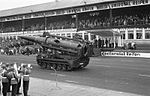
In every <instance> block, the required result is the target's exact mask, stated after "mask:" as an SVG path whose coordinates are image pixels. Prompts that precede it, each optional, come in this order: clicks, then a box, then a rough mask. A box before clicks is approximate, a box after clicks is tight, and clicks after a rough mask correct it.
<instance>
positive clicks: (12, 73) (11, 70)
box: [7, 63, 18, 96]
mask: <svg viewBox="0 0 150 96" xmlns="http://www.w3.org/2000/svg"><path fill="white" fill-rule="evenodd" d="M7 71H8V80H10V84H11V86H12V92H11V96H16V93H17V84H18V70H17V65H16V63H13V64H10V65H9V67H8V69H7Z"/></svg>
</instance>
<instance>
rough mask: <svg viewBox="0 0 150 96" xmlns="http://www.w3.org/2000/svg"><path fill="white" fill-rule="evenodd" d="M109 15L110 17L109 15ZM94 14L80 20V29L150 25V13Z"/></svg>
mask: <svg viewBox="0 0 150 96" xmlns="http://www.w3.org/2000/svg"><path fill="white" fill-rule="evenodd" d="M107 16H108V17H107ZM107 16H101V15H99V14H98V15H93V16H89V17H88V18H83V19H81V20H79V28H80V29H95V28H109V27H114V28H115V27H116V28H118V27H144V26H148V25H150V14H147V15H142V16H140V15H137V14H132V15H118V16H113V17H111V18H110V17H109V15H107Z"/></svg>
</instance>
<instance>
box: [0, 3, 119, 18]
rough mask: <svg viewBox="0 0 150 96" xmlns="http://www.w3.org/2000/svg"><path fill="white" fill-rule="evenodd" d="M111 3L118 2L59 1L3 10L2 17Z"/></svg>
mask: <svg viewBox="0 0 150 96" xmlns="http://www.w3.org/2000/svg"><path fill="white" fill-rule="evenodd" d="M111 1H117V0H61V1H59V0H58V1H57V2H48V3H43V4H36V5H31V6H25V7H18V8H13V9H8V10H2V11H0V17H4V16H11V15H17V14H26V13H31V12H38V11H46V10H55V9H62V8H69V7H77V6H83V5H85V4H94V3H103V2H111Z"/></svg>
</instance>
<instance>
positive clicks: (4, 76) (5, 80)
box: [1, 64, 9, 96]
mask: <svg viewBox="0 0 150 96" xmlns="http://www.w3.org/2000/svg"><path fill="white" fill-rule="evenodd" d="M1 68H2V73H1V76H2V94H3V96H7V92H8V88H9V80H8V78H7V73H8V72H7V66H6V64H2V65H1Z"/></svg>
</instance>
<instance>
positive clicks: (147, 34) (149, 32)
mask: <svg viewBox="0 0 150 96" xmlns="http://www.w3.org/2000/svg"><path fill="white" fill-rule="evenodd" d="M145 39H150V30H145Z"/></svg>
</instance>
